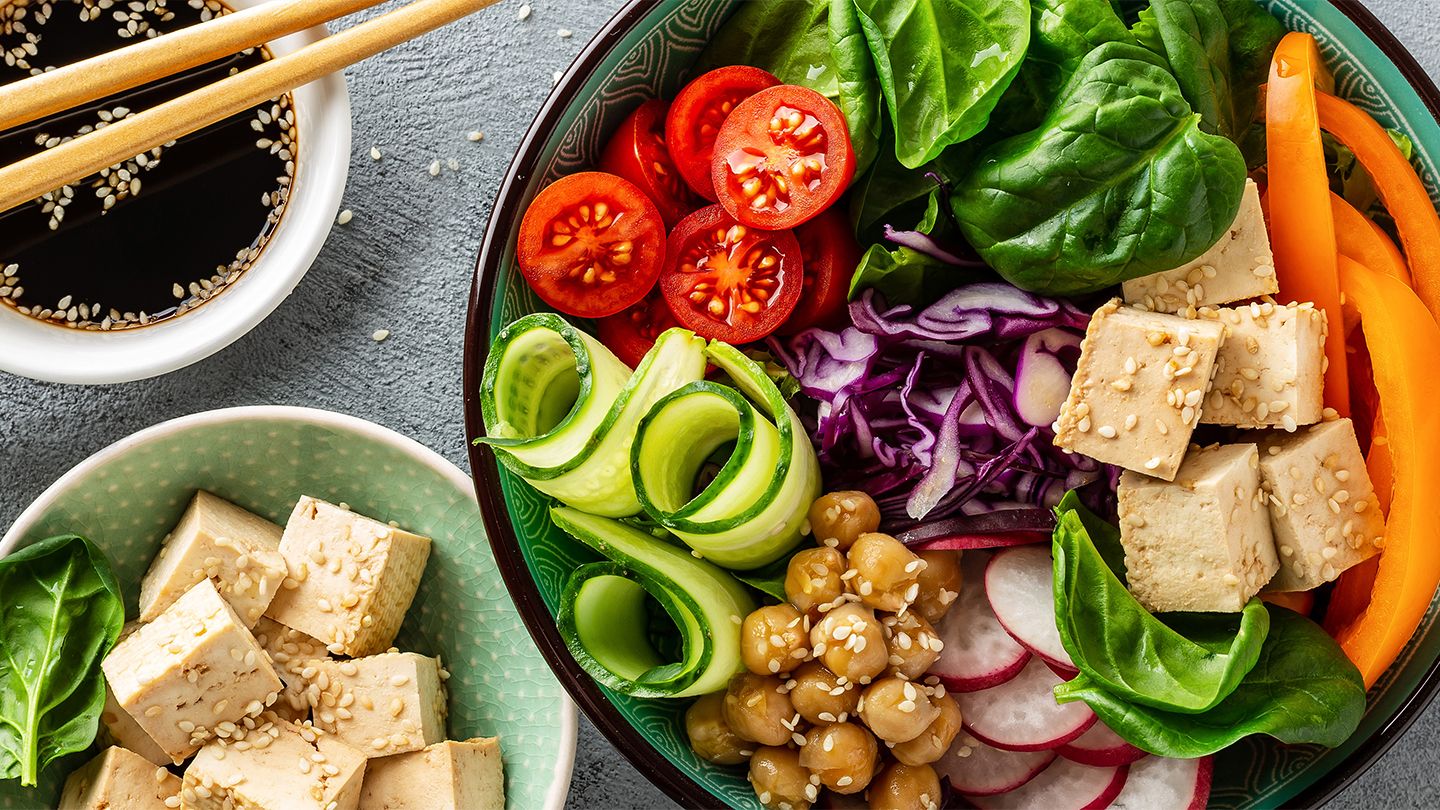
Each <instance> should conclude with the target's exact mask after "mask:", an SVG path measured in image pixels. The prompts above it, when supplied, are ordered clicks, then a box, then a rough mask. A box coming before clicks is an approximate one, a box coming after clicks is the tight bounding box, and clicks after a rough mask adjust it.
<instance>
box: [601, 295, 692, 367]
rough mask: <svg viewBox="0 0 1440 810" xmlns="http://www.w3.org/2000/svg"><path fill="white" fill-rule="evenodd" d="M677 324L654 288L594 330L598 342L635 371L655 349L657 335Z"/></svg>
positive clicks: (603, 319)
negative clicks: (598, 338) (647, 354)
mask: <svg viewBox="0 0 1440 810" xmlns="http://www.w3.org/2000/svg"><path fill="white" fill-rule="evenodd" d="M679 325H680V323H679V322H678V321H676V320H675V316H674V315H673V314H671V312H670V308H669V307H668V306H666V305H665V299H663V298H661V297H660V288H659V287H656V288H655V289H653V290H651V291H650V294H649V295H647V296H645V297H644V298H641V299H640V303H638V304H635V305H634V306H632V307H630V308H629V309H626V310H624V311H623V312H617V313H616V314H614V315H611V316H610V317H608V318H601V319H600V320H599V321H596V323H595V327H596V329H595V331H596V332H597V333H598V335H599V337H600V342H601V343H604V344H605V346H606V347H607V348H609V349H610V351H612V352H614V353H615V356H616V357H618V358H620V361H621V362H622V363H624V364H625V365H627V366H629V367H631V368H636V367H638V366H639V365H640V361H641V360H642V359H644V358H645V353H646V352H648V351H650V349H652V348H653V347H654V346H655V339H656V338H658V337H660V333H662V332H664V331H665V330H666V329H670V328H671V327H675V326H679Z"/></svg>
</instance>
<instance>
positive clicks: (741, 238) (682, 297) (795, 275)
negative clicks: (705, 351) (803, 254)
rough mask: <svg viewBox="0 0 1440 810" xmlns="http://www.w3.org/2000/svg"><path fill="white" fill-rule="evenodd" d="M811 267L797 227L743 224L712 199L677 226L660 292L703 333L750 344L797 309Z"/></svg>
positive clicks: (678, 314) (673, 309) (687, 322)
mask: <svg viewBox="0 0 1440 810" xmlns="http://www.w3.org/2000/svg"><path fill="white" fill-rule="evenodd" d="M803 272H804V271H803V268H802V266H801V258H800V243H799V242H797V241H796V240H795V234H793V233H791V232H790V231H762V230H760V229H758V228H751V227H749V226H748V225H742V224H740V223H738V222H736V221H735V220H734V219H733V218H731V216H730V215H729V214H727V213H725V210H724V209H723V208H721V207H720V206H718V205H712V206H710V207H709V208H701V209H700V210H699V211H696V212H695V213H693V214H691V215H690V216H688V217H686V218H685V219H684V220H682V221H681V222H680V224H679V225H677V226H675V230H674V231H672V232H671V234H670V241H669V243H668V245H667V247H666V260H665V271H664V272H662V273H661V274H660V292H661V293H662V294H663V295H664V296H665V303H666V304H667V305H669V307H670V311H671V312H672V313H674V315H675V319H676V320H678V321H679V322H680V324H681V325H682V326H684V327H686V328H687V329H691V330H693V331H694V332H695V333H696V334H697V335H700V336H702V337H707V338H718V339H720V340H723V341H725V342H727V343H737V344H738V343H749V342H751V341H755V340H759V339H761V338H763V337H765V336H766V335H769V334H770V333H772V332H774V331H775V330H776V329H778V328H779V327H780V324H782V323H784V322H785V319H786V318H788V317H790V313H792V312H794V311H795V305H796V304H798V303H799V302H800V292H801V286H802V283H803V277H804V276H803Z"/></svg>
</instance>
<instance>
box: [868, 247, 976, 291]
mask: <svg viewBox="0 0 1440 810" xmlns="http://www.w3.org/2000/svg"><path fill="white" fill-rule="evenodd" d="M954 269H955V268H953V267H950V266H949V265H946V264H942V263H940V262H939V261H936V260H935V259H932V258H930V257H929V256H926V255H925V254H924V253H921V252H919V251H916V250H911V249H910V248H907V247H897V248H895V249H894V250H890V249H889V248H887V247H886V246H885V245H883V244H879V245H871V246H870V249H869V250H866V251H865V255H864V256H862V257H861V258H860V265H859V266H858V267H856V268H855V275H854V276H852V277H851V278H850V297H851V298H855V297H856V296H858V295H859V294H860V291H861V290H865V289H869V288H872V287H873V288H874V289H876V290H879V291H880V292H881V293H882V294H883V295H884V296H885V301H886V302H887V303H890V304H917V303H921V302H924V301H926V300H928V299H929V297H930V293H931V290H932V288H933V287H934V286H935V284H934V282H933V281H932V280H931V279H933V277H934V276H936V275H937V274H945V273H947V272H949V271H953V270H954Z"/></svg>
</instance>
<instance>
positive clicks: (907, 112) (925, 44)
mask: <svg viewBox="0 0 1440 810" xmlns="http://www.w3.org/2000/svg"><path fill="white" fill-rule="evenodd" d="M854 4H855V8H856V9H857V10H858V11H859V18H860V27H861V29H862V30H863V31H864V32H865V40H866V42H867V43H868V45H869V48H870V55H871V58H872V61H873V62H874V65H875V71H876V74H877V76H878V77H879V81H880V90H881V93H882V94H883V95H884V97H885V104H886V108H887V109H888V110H889V113H890V122H891V124H893V125H894V127H895V133H896V137H895V156H896V157H897V158H899V159H900V162H901V163H902V164H903V165H905V166H907V167H909V168H912V169H914V168H918V167H919V166H922V165H924V164H926V163H928V162H930V161H931V160H933V159H934V158H935V157H936V156H937V155H939V154H940V152H941V151H942V150H944V149H945V147H947V146H950V145H952V144H956V143H959V142H961V141H964V140H967V139H969V138H971V137H973V136H974V135H976V134H977V133H979V132H980V131H981V130H983V129H984V128H985V125H986V123H987V122H988V121H989V118H990V112H991V111H992V110H993V109H994V108H995V104H996V103H997V102H998V101H999V100H1000V97H1001V95H1002V94H1004V92H1005V90H1006V88H1007V87H1009V86H1010V82H1011V81H1013V80H1014V78H1015V75H1016V74H1017V73H1018V72H1019V70H1020V65H1021V63H1022V62H1023V61H1024V57H1025V50H1026V48H1027V47H1028V46H1029V43H1030V4H1029V0H854Z"/></svg>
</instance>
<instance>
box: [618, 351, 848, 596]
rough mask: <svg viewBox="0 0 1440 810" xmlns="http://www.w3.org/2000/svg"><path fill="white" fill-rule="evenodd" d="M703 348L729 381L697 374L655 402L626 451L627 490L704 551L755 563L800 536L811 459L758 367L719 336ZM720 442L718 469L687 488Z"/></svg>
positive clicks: (715, 557) (814, 483) (718, 559)
mask: <svg viewBox="0 0 1440 810" xmlns="http://www.w3.org/2000/svg"><path fill="white" fill-rule="evenodd" d="M706 354H707V355H708V356H709V358H710V362H711V363H714V364H715V365H716V366H717V367H719V368H720V369H721V370H722V371H724V372H725V373H726V374H728V375H729V377H730V379H731V381H732V382H733V385H734V387H733V388H732V387H730V386H726V385H721V384H720V383H716V382H710V381H705V380H702V381H696V382H692V383H689V384H688V385H685V386H682V387H680V388H678V389H676V390H674V391H671V392H670V393H668V394H666V395H665V396H664V397H662V398H661V399H660V400H659V401H658V402H656V403H655V405H654V406H653V407H652V408H651V409H650V412H649V413H648V414H646V415H645V418H644V419H642V420H641V421H640V425H639V428H638V431H637V435H636V439H635V444H634V446H633V447H632V448H631V450H630V469H631V472H632V474H633V476H634V480H635V491H636V494H637V495H638V497H639V500H640V505H641V507H642V508H643V509H644V510H645V513H646V514H648V515H649V516H650V517H651V518H653V519H654V520H655V521H656V522H657V523H659V524H660V525H661V526H663V527H665V528H666V529H667V530H669V531H670V532H671V533H673V534H674V535H675V536H676V537H678V538H680V539H681V540H682V541H684V542H685V544H686V545H688V546H690V547H691V548H692V549H694V550H695V551H696V552H698V553H699V554H700V555H701V556H703V557H704V558H705V559H708V560H710V561H711V562H714V563H715V564H717V565H721V566H724V567H726V568H734V569H742V570H743V569H752V568H759V567H760V566H763V565H766V564H768V563H771V562H774V561H775V560H777V559H779V558H780V557H782V556H783V555H784V554H785V553H786V552H787V551H789V550H790V549H792V548H794V547H795V546H796V544H798V543H799V542H800V538H801V529H802V526H803V525H804V523H805V518H806V513H807V511H808V510H809V508H810V504H811V503H813V502H814V500H815V499H816V498H818V497H819V496H820V465H819V462H818V460H817V459H816V457H815V451H814V449H813V448H812V447H811V445H810V439H809V437H808V436H807V435H806V433H805V429H804V426H803V425H801V423H800V419H799V417H797V416H796V415H795V412H794V411H792V410H791V409H790V407H789V405H787V404H786V403H785V398H784V397H783V396H782V395H781V393H780V391H779V389H778V388H776V387H775V383H774V382H773V381H772V380H771V379H770V377H769V376H768V375H767V374H766V373H765V370H764V369H763V368H761V367H760V366H759V365H758V364H756V363H755V362H754V361H752V360H751V359H750V358H748V357H746V356H745V355H744V354H742V353H741V352H740V351H739V350H737V349H735V348H734V347H733V346H730V345H728V344H725V343H721V342H718V341H715V342H712V343H711V344H710V345H709V346H708V347H707V349H706ZM732 445H733V446H732ZM727 447H728V448H729V457H728V459H727V460H726V461H725V463H724V465H723V467H722V468H721V469H720V471H719V473H718V474H717V475H716V476H715V478H714V480H712V481H710V482H709V483H708V484H707V485H706V486H705V487H704V488H703V489H702V490H701V491H700V492H699V494H694V493H695V486H696V482H697V480H698V479H699V478H700V475H701V472H702V470H703V469H704V467H705V465H706V464H707V463H709V461H710V459H711V458H712V457H714V456H716V455H717V454H721V453H723V452H724V451H725V449H726V448H727Z"/></svg>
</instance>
